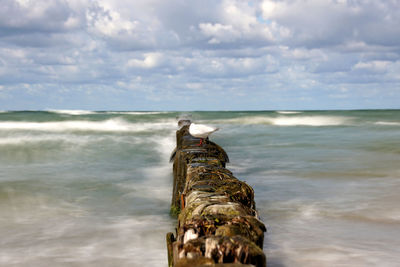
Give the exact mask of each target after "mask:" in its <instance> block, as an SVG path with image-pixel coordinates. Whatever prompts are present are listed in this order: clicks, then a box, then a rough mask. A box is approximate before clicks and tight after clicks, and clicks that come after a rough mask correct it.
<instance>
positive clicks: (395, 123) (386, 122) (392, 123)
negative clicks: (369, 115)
mask: <svg viewBox="0 0 400 267" xmlns="http://www.w3.org/2000/svg"><path fill="white" fill-rule="evenodd" d="M375 124H377V125H389V126H400V122H395V121H377V122H375Z"/></svg>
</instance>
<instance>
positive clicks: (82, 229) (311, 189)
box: [0, 110, 400, 266]
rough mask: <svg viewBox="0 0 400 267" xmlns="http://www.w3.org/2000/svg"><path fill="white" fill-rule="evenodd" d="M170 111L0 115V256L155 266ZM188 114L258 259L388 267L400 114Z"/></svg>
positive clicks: (167, 221)
mask: <svg viewBox="0 0 400 267" xmlns="http://www.w3.org/2000/svg"><path fill="white" fill-rule="evenodd" d="M179 115H180V113H175V112H149V113H146V112H92V111H67V110H62V111H47V112H3V113H0V214H1V215H2V216H1V217H0V235H1V237H2V238H1V239H0V265H1V266H50V265H52V266H166V265H167V257H166V247H165V234H166V233H167V232H169V231H173V229H174V227H175V219H172V218H170V217H169V215H168V212H169V205H170V200H171V194H172V192H171V191H172V180H171V179H172V178H171V175H172V165H171V164H170V163H169V162H168V159H169V155H170V153H171V151H172V150H173V148H174V146H175V130H176V128H177V127H176V117H177V116H179ZM191 116H192V119H193V120H194V121H196V122H199V123H206V124H211V125H217V126H219V127H220V128H221V129H220V131H218V132H216V133H215V134H213V135H212V136H211V139H212V140H213V141H215V142H216V143H218V144H220V145H221V146H222V147H224V149H225V150H226V151H227V152H228V155H229V156H230V159H231V163H230V164H228V166H227V167H228V168H229V169H230V170H232V171H233V173H234V174H235V175H236V176H237V177H238V178H239V179H241V180H244V181H246V182H247V183H248V184H250V185H251V186H253V187H254V189H255V195H256V204H257V208H258V210H259V212H260V214H261V216H262V218H263V220H264V221H265V223H266V225H267V228H268V233H267V235H266V238H265V252H266V254H267V259H268V266H366V265H380V266H398V263H399V262H400V256H398V255H400V241H399V240H400V224H399V222H400V208H399V207H398V203H399V201H400V196H399V194H398V188H400V157H399V155H400V138H399V137H400V111H393V110H388V111H314V112H282V111H280V112H273V111H271V112H192V113H191Z"/></svg>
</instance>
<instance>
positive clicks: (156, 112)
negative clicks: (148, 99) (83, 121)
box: [105, 111, 168, 115]
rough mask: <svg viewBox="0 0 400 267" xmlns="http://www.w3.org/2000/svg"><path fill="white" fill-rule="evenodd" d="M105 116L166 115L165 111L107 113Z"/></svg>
mask: <svg viewBox="0 0 400 267" xmlns="http://www.w3.org/2000/svg"><path fill="white" fill-rule="evenodd" d="M105 113H106V114H121V115H124V114H127V115H157V114H166V113H168V112H167V111H107V112H105Z"/></svg>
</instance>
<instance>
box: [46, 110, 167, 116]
mask: <svg viewBox="0 0 400 267" xmlns="http://www.w3.org/2000/svg"><path fill="white" fill-rule="evenodd" d="M46 111H48V112H52V113H57V114H66V115H92V114H117V115H118V114H120V115H157V114H165V113H168V112H167V111H91V110H78V109H76V110H75V109H49V110H46Z"/></svg>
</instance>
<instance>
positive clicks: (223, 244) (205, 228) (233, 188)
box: [167, 120, 266, 267]
mask: <svg viewBox="0 0 400 267" xmlns="http://www.w3.org/2000/svg"><path fill="white" fill-rule="evenodd" d="M178 124H179V125H180V126H181V128H180V129H179V130H178V131H177V133H176V140H177V145H176V149H175V150H174V152H173V154H172V156H171V161H173V162H174V165H173V170H174V172H173V173H174V182H173V193H172V203H171V214H174V215H177V216H178V224H177V228H176V236H175V237H174V236H173V234H172V233H168V234H167V248H168V265H169V266H173V267H186V266H187V267H189V266H190V267H192V266H193V267H196V266H197V267H200V266H214V267H216V266H221V267H236V266H237V267H239V266H241V267H245V266H256V267H265V266H266V258H265V254H264V252H263V250H262V247H263V242H264V232H265V231H266V228H265V225H264V224H263V223H262V222H261V221H260V220H259V219H258V217H257V212H256V209H255V202H254V191H253V189H252V188H251V187H250V186H249V185H247V184H246V183H244V182H242V181H240V180H238V179H237V178H236V177H234V176H233V174H232V173H231V172H230V171H229V170H228V169H226V168H225V165H226V163H227V162H229V158H228V155H227V154H226V152H225V151H224V150H223V149H222V148H221V147H220V146H218V145H217V144H215V143H213V142H211V141H209V140H208V139H207V140H205V142H204V143H203V144H202V145H201V146H199V141H200V140H199V139H198V138H195V137H193V136H191V135H190V134H189V131H188V128H189V125H190V121H187V120H185V121H184V122H182V121H180V122H179V123H178Z"/></svg>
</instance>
